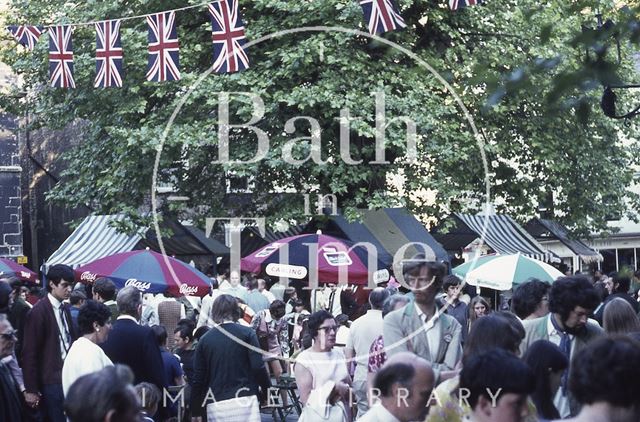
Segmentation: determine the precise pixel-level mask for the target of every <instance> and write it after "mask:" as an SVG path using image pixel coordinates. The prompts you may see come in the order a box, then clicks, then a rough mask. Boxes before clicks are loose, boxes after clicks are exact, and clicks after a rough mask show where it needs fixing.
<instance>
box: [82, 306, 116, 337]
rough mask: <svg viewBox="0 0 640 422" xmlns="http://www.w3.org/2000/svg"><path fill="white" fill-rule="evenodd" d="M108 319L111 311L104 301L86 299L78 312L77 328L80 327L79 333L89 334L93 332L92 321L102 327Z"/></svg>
mask: <svg viewBox="0 0 640 422" xmlns="http://www.w3.org/2000/svg"><path fill="white" fill-rule="evenodd" d="M110 319H111V311H110V310H109V308H108V307H107V306H106V305H105V304H104V303H100V302H96V301H95V300H87V301H86V302H85V304H84V305H82V307H81V308H80V311H79V312H78V328H79V329H80V334H81V335H85V334H91V333H93V323H94V322H97V323H98V325H99V326H101V327H103V326H104V324H106V323H107V321H109V320H110Z"/></svg>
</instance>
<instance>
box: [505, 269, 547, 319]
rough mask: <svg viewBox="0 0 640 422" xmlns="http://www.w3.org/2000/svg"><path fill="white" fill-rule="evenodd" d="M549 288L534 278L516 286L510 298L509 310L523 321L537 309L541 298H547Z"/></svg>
mask: <svg viewBox="0 0 640 422" xmlns="http://www.w3.org/2000/svg"><path fill="white" fill-rule="evenodd" d="M550 289H551V286H549V285H548V284H547V283H545V282H544V281H540V280H538V279H536V278H533V279H530V280H529V281H527V282H525V283H524V284H521V285H520V286H518V288H517V289H515V291H514V292H513V296H512V297H511V310H512V311H513V312H514V313H515V314H516V315H518V318H520V319H525V318H527V317H528V316H529V315H531V314H532V313H534V312H535V311H536V309H538V306H540V302H542V298H543V297H545V296H547V298H548V297H549V290H550Z"/></svg>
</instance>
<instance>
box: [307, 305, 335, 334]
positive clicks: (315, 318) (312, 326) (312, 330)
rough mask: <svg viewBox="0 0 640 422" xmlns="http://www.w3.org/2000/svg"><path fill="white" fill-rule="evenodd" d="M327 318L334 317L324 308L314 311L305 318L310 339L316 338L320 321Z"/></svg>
mask: <svg viewBox="0 0 640 422" xmlns="http://www.w3.org/2000/svg"><path fill="white" fill-rule="evenodd" d="M328 319H334V318H333V315H331V314H330V313H329V312H327V311H325V310H324V309H323V310H321V311H316V312H314V313H312V314H311V316H309V319H308V320H307V329H308V334H309V337H311V338H312V339H314V338H316V337H317V336H318V329H319V328H320V326H321V325H322V323H323V322H325V321H326V320H328Z"/></svg>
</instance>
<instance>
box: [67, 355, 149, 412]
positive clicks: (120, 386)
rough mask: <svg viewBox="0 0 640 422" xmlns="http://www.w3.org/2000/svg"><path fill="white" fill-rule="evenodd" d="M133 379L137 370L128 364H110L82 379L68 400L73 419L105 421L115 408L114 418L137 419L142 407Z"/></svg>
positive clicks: (79, 379)
mask: <svg viewBox="0 0 640 422" xmlns="http://www.w3.org/2000/svg"><path fill="white" fill-rule="evenodd" d="M132 382H133V373H132V372H131V370H130V369H129V368H128V367H126V366H124V365H115V366H107V367H106V368H104V369H102V370H100V371H97V372H92V373H90V374H87V375H84V376H82V377H80V378H78V379H77V380H76V381H75V382H74V383H73V384H72V385H71V387H70V388H69V391H68V393H67V397H66V399H65V402H64V410H65V413H66V414H67V417H68V418H69V421H70V422H103V421H104V419H105V416H107V414H108V413H109V412H110V411H114V414H113V417H112V420H115V421H121V422H132V421H134V420H137V419H136V418H137V416H138V411H139V408H140V406H139V404H138V399H137V397H136V394H135V392H134V391H133V388H132V385H131V383H132ZM89 398H90V399H89Z"/></svg>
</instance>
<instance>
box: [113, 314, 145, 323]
mask: <svg viewBox="0 0 640 422" xmlns="http://www.w3.org/2000/svg"><path fill="white" fill-rule="evenodd" d="M121 319H130V320H131V321H133V322H135V323H136V324H140V323H139V322H138V320H137V319H135V318H134V317H132V316H131V315H118V318H116V321H118V320H121Z"/></svg>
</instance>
